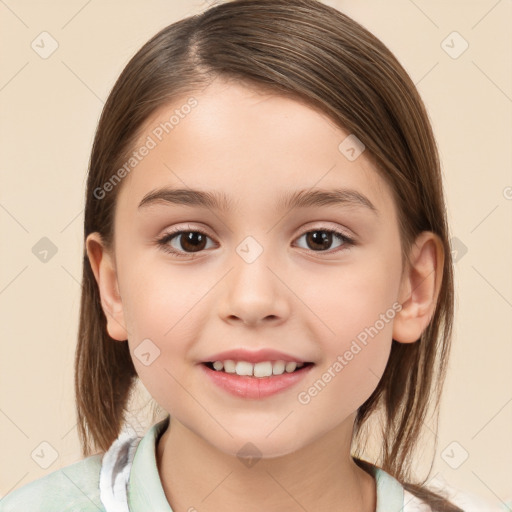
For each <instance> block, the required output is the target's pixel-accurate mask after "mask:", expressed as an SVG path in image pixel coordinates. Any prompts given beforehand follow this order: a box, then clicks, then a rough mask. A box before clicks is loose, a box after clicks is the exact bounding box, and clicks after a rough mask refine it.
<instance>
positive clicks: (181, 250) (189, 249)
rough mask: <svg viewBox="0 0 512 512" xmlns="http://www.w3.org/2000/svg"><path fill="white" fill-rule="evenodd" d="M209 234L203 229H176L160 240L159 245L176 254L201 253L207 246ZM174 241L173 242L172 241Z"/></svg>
mask: <svg viewBox="0 0 512 512" xmlns="http://www.w3.org/2000/svg"><path fill="white" fill-rule="evenodd" d="M208 238H209V236H208V235H207V234H206V233H203V232H202V231H184V230H181V231H175V232H173V233H169V234H167V235H165V236H164V237H163V238H162V239H160V240H158V245H159V246H161V248H162V249H163V250H164V251H165V252H168V253H171V254H173V255H175V256H187V255H189V254H190V255H193V254H195V253H199V252H201V251H203V250H204V249H205V248H206V242H207V240H208ZM171 242H172V243H171Z"/></svg>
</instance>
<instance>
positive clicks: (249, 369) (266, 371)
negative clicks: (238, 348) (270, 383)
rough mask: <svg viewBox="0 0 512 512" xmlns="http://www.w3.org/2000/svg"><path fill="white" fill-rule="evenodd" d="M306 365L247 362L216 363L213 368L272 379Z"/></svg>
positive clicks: (227, 361) (277, 362)
mask: <svg viewBox="0 0 512 512" xmlns="http://www.w3.org/2000/svg"><path fill="white" fill-rule="evenodd" d="M302 366H304V363H296V362H295V361H290V362H288V363H287V362H285V361H262V362H261V363H254V364H253V363H249V362H247V361H233V360H231V359H228V360H226V361H215V362H214V363H213V367H214V368H215V370H217V371H221V370H224V371H225V372H226V373H236V374H237V375H252V376H254V377H270V376H271V375H282V374H283V373H284V372H285V371H286V372H287V373H291V372H293V371H295V369H296V368H301V367H302Z"/></svg>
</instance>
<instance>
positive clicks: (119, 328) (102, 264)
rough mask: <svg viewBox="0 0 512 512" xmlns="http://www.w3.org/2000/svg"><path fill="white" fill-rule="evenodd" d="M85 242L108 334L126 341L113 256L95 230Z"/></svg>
mask: <svg viewBox="0 0 512 512" xmlns="http://www.w3.org/2000/svg"><path fill="white" fill-rule="evenodd" d="M85 244H86V250H87V256H88V258H89V262H90V264H91V268H92V271H93V273H94V277H95V278H96V282H97V283H98V288H99V291H100V297H101V307H102V308H103V312H104V313H105V316H106V318H107V331H108V334H109V335H110V337H111V338H113V339H115V340H118V341H126V340H127V338H128V331H127V329H126V327H125V325H126V324H125V320H124V313H123V304H122V302H121V296H120V294H119V287H118V283H117V273H116V269H115V264H114V261H113V257H112V255H111V254H110V252H109V251H107V250H106V249H105V246H104V243H103V241H102V238H101V235H100V234H99V233H97V232H95V233H91V234H90V235H89V236H88V237H87V240H86V241H85Z"/></svg>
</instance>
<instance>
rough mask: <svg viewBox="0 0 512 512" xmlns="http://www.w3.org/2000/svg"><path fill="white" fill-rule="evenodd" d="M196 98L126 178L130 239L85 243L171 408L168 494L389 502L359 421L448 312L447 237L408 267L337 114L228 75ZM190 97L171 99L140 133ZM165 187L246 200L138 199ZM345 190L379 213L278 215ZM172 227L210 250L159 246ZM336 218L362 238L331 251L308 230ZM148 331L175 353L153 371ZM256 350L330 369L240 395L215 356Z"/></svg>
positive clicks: (237, 501) (187, 500)
mask: <svg viewBox="0 0 512 512" xmlns="http://www.w3.org/2000/svg"><path fill="white" fill-rule="evenodd" d="M194 97H195V98H196V99H197V101H198V105H197V106H196V107H195V108H194V109H192V111H191V112H190V113H189V114H188V115H187V116H186V117H184V118H183V119H181V120H180V122H179V124H177V125H176V126H175V127H174V129H173V131H172V132H171V133H170V134H168V135H166V136H164V138H163V140H162V141H161V142H159V143H158V145H157V146H156V147H155V148H154V149H152V150H151V151H150V152H149V154H148V155H147V156H146V157H145V158H144V159H143V160H142V161H141V162H140V163H139V164H138V165H137V166H136V167H135V168H134V169H133V170H132V171H131V173H130V174H129V175H127V176H126V177H125V178H124V179H123V182H122V186H121V189H120V190H119V196H118V201H117V205H116V212H115V249H114V250H113V251H112V253H111V252H109V251H107V250H106V249H105V247H104V246H103V244H102V240H101V237H100V236H99V234H98V233H93V234H91V235H89V237H88V238H87V241H86V246H87V252H88V255H89V259H90V261H91V266H92V268H93V271H94V275H95V277H96V280H97V282H98V285H99V289H100V295H101V301H102V306H103V309H104V311H105V314H106V316H107V321H108V325H107V329H108V332H109V334H110V336H111V337H112V338H114V339H115V340H119V341H124V340H126V339H128V344H129V348H130V351H131V354H132V358H133V361H134V364H135V368H136V370H137V373H138V375H139V377H140V378H141V380H142V382H143V384H144V385H145V386H146V388H147V389H148V391H149V392H150V393H151V395H152V396H153V397H154V398H155V400H156V401H157V402H158V403H159V404H160V405H161V406H162V407H163V408H164V409H165V410H167V411H168V412H169V413H170V414H171V426H170V428H169V429H167V431H166V432H165V433H164V434H163V436H162V437H161V438H160V440H159V442H158V446H157V463H158V470H159V473H160V477H161V480H162V486H163V488H164V491H165V494H166V496H167V499H168V501H169V503H170V504H171V506H172V508H173V510H174V511H176V512H181V511H187V510H189V508H190V507H196V508H197V509H198V510H201V511H204V512H207V511H218V510H224V511H226V512H230V511H235V510H247V511H256V510H258V511H260V510H266V511H292V510H294V511H296V510H298V509H299V508H300V507H303V508H304V509H306V510H308V511H313V510H323V511H328V512H329V511H337V512H340V511H347V512H348V511H353V510H359V511H364V512H370V511H374V510H375V507H376V492H375V480H374V479H373V477H372V476H371V475H370V474H369V473H366V472H365V471H363V470H362V469H360V468H359V467H358V466H357V465H356V464H355V462H354V461H353V460H352V457H351V455H350V449H351V439H352V432H353V425H354V419H355V415H356V412H357V409H358V407H359V406H360V405H361V404H363V403H364V402H365V400H366V399H367V398H368V397H369V396H370V395H371V393H372V392H373V391H374V389H375V388H376V386H377V384H378V382H379V379H380V377H381V376H382V374H383V372H384V369H385V366H386V363H387V361H388V357H389V352H390V349H391V343H392V339H393V338H394V339H395V340H397V341H398V342H401V343H411V342H415V341H416V340H418V338H419V337H420V335H421V333H422V332H423V330H424V329H425V328H426V326H427V325H428V323H429V321H430V319H431V316H432V314H433V311H434V306H435V303H436V300H437V296H438V293H439V288H440V283H441V279H442V266H443V250H442V244H441V241H440V240H439V238H438V237H437V236H436V235H434V234H433V233H430V232H424V233H422V234H421V235H420V236H419V237H418V239H417V240H416V243H415V244H414V245H413V247H412V249H411V253H410V261H411V265H410V266H408V267H407V268H406V269H405V272H404V273H403V275H402V264H401V257H400V237H399V231H398V221H397V211H396V207H395V204H394V201H393V198H392V194H391V190H390V189H389V187H388V185H387V183H386V182H385V181H384V180H383V179H382V178H381V176H380V175H379V174H378V172H377V170H376V168H375V166H374V165H373V163H372V160H371V158H370V155H368V154H367V152H363V153H362V154H361V155H360V156H359V157H358V158H357V159H356V160H355V161H349V160H348V159H347V158H346V157H345V156H344V155H343V154H342V153H341V152H340V151H339V150H338V145H339V144H340V142H341V141H342V140H343V139H344V138H345V137H346V136H347V135H348V132H345V131H343V130H342V129H341V128H339V127H337V126H335V125H334V124H333V123H332V122H331V121H330V120H329V119H328V118H327V117H326V116H325V115H324V114H322V113H321V112H320V111H318V110H316V109H314V108H312V107H311V106H308V105H306V104H304V103H301V102H298V101H295V100H292V99H289V98H285V97H282V96H277V95H275V94H268V93H264V92H263V91H260V90H257V89H254V88H251V87H249V86H247V85H244V84H242V83H237V82H233V81H225V80H221V79H217V80H216V81H215V82H213V84H212V85H210V86H209V87H208V88H207V89H205V90H203V91H202V92H201V93H197V94H194ZM187 98H188V97H187ZM187 98H181V99H180V100H179V101H175V102H173V103H172V104H171V105H166V106H165V107H162V108H160V109H159V110H158V111H157V112H156V114H155V115H154V116H153V117H152V118H151V119H150V120H148V122H147V123H146V125H145V126H144V130H143V132H142V133H141V135H140V139H139V142H142V141H144V140H146V137H147V136H148V135H150V134H151V130H152V129H153V128H154V127H155V126H157V125H158V124H159V123H160V122H163V121H165V120H168V119H169V117H170V115H171V114H172V113H173V111H174V110H175V109H176V108H179V107H180V106H181V105H183V104H184V103H185V102H186V99H187ZM136 147H139V146H138V145H137V146H136ZM164 185H173V186H179V187H183V188H187V187H190V188H199V189H202V190H216V191H224V192H225V193H226V194H227V195H228V196H230V197H231V198H232V200H233V201H234V202H235V204H236V208H235V209H234V210H233V211H232V212H230V213H223V212H219V211H213V210H210V209H202V208H199V207H191V206H177V205H171V204H165V203H161V204H156V205H153V206H151V207H149V208H147V209H138V208H137V206H138V204H139V202H140V201H141V199H142V198H143V197H144V196H145V194H147V193H148V192H149V191H151V190H153V189H155V188H158V187H160V186H164ZM335 187H347V188H353V189H356V190H358V191H359V192H360V193H362V194H364V195H365V196H366V197H367V198H368V199H370V200H371V202H372V203H373V204H374V205H375V207H376V208H377V209H378V216H377V215H375V214H374V213H372V212H371V211H370V210H369V209H366V208H363V207H359V206H357V207H355V206H346V205H337V206H320V207H318V206H316V207H312V208H306V209H301V210H295V211H289V210H283V211H279V212H275V211H274V208H275V204H276V202H277V200H278V198H279V197H280V195H281V194H283V193H288V192H291V191H294V190H297V189H310V188H323V189H331V188H335ZM171 227H180V228H181V229H183V230H185V231H186V230H188V231H194V230H196V231H197V230H200V231H203V232H204V233H205V234H206V235H207V236H208V237H209V238H208V242H207V245H206V246H203V247H205V248H204V249H203V250H202V252H199V253H195V254H193V255H192V254H191V253H190V246H189V245H187V244H186V242H185V243H184V241H183V238H181V239H180V237H179V236H177V237H175V238H174V239H173V241H172V246H173V248H175V249H176V250H178V251H181V252H182V253H184V254H185V257H183V258H179V257H176V256H173V255H171V254H168V253H166V252H164V251H163V249H162V248H161V247H159V246H158V245H157V243H156V242H155V241H154V239H155V237H157V236H158V237H161V236H163V235H165V234H166V233H168V232H169V229H170V228H171ZM326 228H331V229H332V228H334V229H338V230H341V231H343V232H344V233H345V234H347V235H348V236H352V237H353V238H354V239H355V241H356V245H354V246H343V245H342V244H343V242H341V241H340V240H339V239H337V238H336V237H333V238H332V241H331V243H330V245H329V244H327V245H326V249H325V250H324V251H322V250H321V249H319V248H318V246H314V245H311V242H309V244H308V237H307V236H303V235H304V234H305V233H308V232H310V231H314V230H322V229H326ZM247 236H252V237H254V238H255V239H256V240H257V242H258V243H259V244H260V246H261V247H262V248H263V252H262V253H261V255H260V256H259V257H258V258H257V259H256V260H255V261H254V262H252V263H250V264H248V263H247V262H246V261H244V259H242V258H241V257H240V256H239V255H238V253H237V252H236V249H237V247H238V245H239V244H240V242H241V241H242V240H244V239H245V238H246V237H247ZM168 243H169V244H171V242H168ZM343 247H344V248H343ZM341 248H343V250H341V251H339V252H335V251H337V250H338V249H341ZM187 249H188V250H189V252H188V253H187V252H186V250H187ZM394 303H399V304H401V305H402V309H401V310H400V311H399V312H398V313H397V314H396V315H395V316H394V318H393V319H392V320H391V321H389V322H388V323H387V324H385V327H384V328H382V329H381V330H380V331H379V332H378V334H377V335H376V336H374V337H373V338H370V339H369V342H368V344H367V345H366V346H364V348H363V349H362V350H361V351H360V352H359V353H358V354H357V356H354V358H353V359H352V360H351V361H349V363H348V364H347V365H346V366H345V367H344V368H343V370H342V371H341V372H339V373H337V374H336V377H335V378H332V380H331V381H330V382H329V383H328V385H327V386H325V388H324V389H323V390H322V391H321V392H320V393H318V394H317V395H316V396H315V397H314V398H312V399H311V401H310V402H309V403H308V404H301V403H300V402H299V401H298V399H297V394H298V393H299V392H300V391H304V390H307V389H308V388H309V387H310V386H312V385H313V383H314V382H315V381H317V380H318V379H319V378H321V376H322V374H323V373H324V372H325V371H327V369H328V368H329V367H330V366H332V364H333V362H334V361H336V358H337V356H338V355H340V354H343V353H344V352H345V351H346V350H348V349H349V348H350V346H351V343H352V341H353V340H354V339H356V336H357V335H358V334H359V333H360V332H361V331H363V330H364V328H365V327H368V326H371V325H374V324H375V322H376V320H377V319H379V315H380V314H381V313H385V312H386V311H387V310H389V309H390V308H392V305H393V304H394ZM146 338H149V339H150V340H151V341H152V343H154V344H155V345H156V346H157V347H158V348H159V350H160V355H159V357H157V358H156V359H155V360H154V361H153V362H152V363H151V364H150V365H148V366H146V365H144V364H143V363H142V362H141V361H140V360H139V359H138V357H136V355H135V354H134V350H135V349H136V348H137V346H138V345H139V344H140V343H141V341H142V340H144V339H146ZM239 347H246V348H248V349H251V350H255V349H258V348H275V349H277V350H281V351H283V352H286V353H289V354H292V355H294V356H297V357H299V358H302V359H303V360H305V361H312V362H314V363H315V366H314V367H313V369H312V370H311V371H310V372H309V374H308V375H307V376H306V377H305V378H304V379H303V380H302V381H301V382H300V383H299V384H298V385H297V386H294V387H292V388H291V389H288V390H286V391H284V392H281V393H278V394H277V395H274V396H271V397H268V398H265V399H261V400H247V399H243V398H238V397H234V396H231V395H229V394H227V393H226V392H225V391H223V390H220V389H218V388H217V387H216V386H213V385H212V384H211V383H210V382H209V380H207V379H206V378H205V376H204V375H203V373H202V371H200V370H201V369H200V367H199V366H198V363H199V362H200V361H204V360H205V359H207V357H208V356H209V355H212V354H213V353H215V352H219V351H223V350H227V349H231V348H239ZM247 442H251V443H253V444H254V445H255V446H256V447H257V448H258V450H259V451H260V452H261V456H262V458H261V459H260V460H258V462H257V463H256V464H255V465H253V466H252V467H247V466H246V465H244V464H242V463H241V461H240V459H239V458H238V457H237V452H238V451H239V450H240V449H241V447H242V446H243V445H245V443H247ZM191 461H200V462H194V463H191ZM220 482H222V483H220ZM205 497H206V498H205ZM203 500H204V501H203ZM299 505H300V506H299Z"/></svg>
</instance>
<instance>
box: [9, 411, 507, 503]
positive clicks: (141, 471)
mask: <svg viewBox="0 0 512 512" xmlns="http://www.w3.org/2000/svg"><path fill="white" fill-rule="evenodd" d="M168 423H169V416H167V417H166V418H165V419H164V420H162V421H160V422H159V423H156V424H155V425H153V426H152V427H151V428H150V429H149V430H148V432H147V433H146V435H145V436H144V437H142V438H137V441H136V443H135V444H134V443H133V442H132V444H131V445H128V444H126V443H125V448H126V449H125V450H124V452H123V451H122V450H121V451H119V453H116V454H114V455H115V457H116V458H115V459H112V460H115V463H111V464H110V466H111V467H109V469H108V471H107V470H106V469H104V470H103V472H102V458H103V455H102V454H97V455H92V456H90V457H87V458H85V459H83V460H81V461H79V462H76V463H74V464H71V465H69V466H66V467H63V468H61V469H59V470H56V471H54V472H52V473H50V474H48V475H46V476H44V477H42V478H39V479H38V480H35V481H33V482H30V483H28V484H26V485H24V486H22V487H21V488H19V489H16V490H15V491H13V492H11V493H10V494H8V495H7V496H5V497H4V498H3V499H1V500H0V512H64V511H68V512H79V511H80V512H123V511H126V510H127V508H126V504H125V505H122V503H121V502H119V503H118V502H117V501H116V499H117V498H112V497H111V498H110V502H109V500H108V499H107V498H106V497H105V492H104V489H103V491H100V475H101V478H102V482H103V484H102V485H106V484H105V482H106V483H107V484H108V485H107V487H109V491H110V490H111V489H110V487H112V488H113V487H114V485H113V481H114V479H115V476H116V475H119V474H120V472H121V471H122V470H123V466H124V469H125V470H126V471H125V475H126V476H125V478H126V480H127V481H128V484H127V485H126V481H123V482H121V483H122V486H120V483H119V482H118V486H120V487H118V490H119V489H120V488H121V487H122V493H123V494H124V496H125V499H126V500H127V502H128V505H129V510H130V511H131V512H148V511H149V512H172V509H171V507H170V506H169V503H168V502H167V499H166V497H165V493H164V490H163V487H162V483H161V481H160V476H159V473H158V468H157V464H156V446H157V442H158V439H159V437H160V435H161V434H162V433H163V432H164V431H165V429H166V428H167V426H168ZM128 446H131V448H130V449H131V450H132V451H131V452H130V453H128V449H127V447H128ZM112 449H113V448H112V447H111V449H109V451H108V452H107V453H109V452H111V453H112ZM130 459H132V461H131V467H129V466H128V465H127V463H128V462H129V460H130ZM107 466H108V464H107V463H106V462H105V464H104V468H106V467H107ZM371 468H372V473H373V476H374V478H375V481H376V489H377V509H376V512H413V511H414V510H418V511H419V510H421V511H428V510H430V509H429V508H425V504H423V508H422V507H421V506H420V505H421V503H422V502H420V501H419V500H417V499H416V498H415V497H413V496H412V494H410V493H408V491H406V490H405V489H404V488H403V487H402V485H401V484H400V483H399V482H398V481H397V480H396V479H395V478H393V477H392V476H391V475H389V474H388V473H386V472H385V471H383V470H382V469H380V468H378V467H376V466H372V467H371ZM114 494H115V493H114ZM112 500H114V502H113V501H112ZM194 505H195V504H193V503H192V504H191V507H190V509H189V510H194ZM196 508H197V510H198V511H200V510H201V506H200V503H198V504H197V507H196ZM503 510H507V509H506V508H503Z"/></svg>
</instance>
